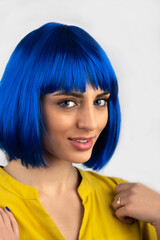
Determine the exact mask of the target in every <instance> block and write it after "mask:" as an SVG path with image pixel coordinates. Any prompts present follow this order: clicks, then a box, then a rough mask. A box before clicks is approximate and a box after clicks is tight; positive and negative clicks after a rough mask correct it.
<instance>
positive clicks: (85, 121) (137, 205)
mask: <svg viewBox="0 0 160 240" xmlns="http://www.w3.org/2000/svg"><path fill="white" fill-rule="evenodd" d="M57 93H60V92H54V93H53V94H47V95H44V96H43V97H42V101H41V110H42V113H43V117H44V122H45V126H46V130H47V133H48V137H46V136H44V137H43V141H42V142H43V158H44V160H45V162H46V163H47V164H49V168H47V169H31V168H30V169H27V168H25V167H24V166H22V165H21V163H20V160H18V161H11V162H10V163H9V164H8V165H7V166H6V167H5V168H4V170H5V171H6V172H7V173H9V174H10V175H11V176H12V177H14V178H15V179H16V180H18V181H20V182H22V183H23V184H27V185H31V186H33V187H35V188H37V190H38V192H39V195H40V197H41V196H42V197H43V196H44V195H45V197H48V199H50V198H54V197H56V198H59V199H63V198H65V196H67V195H68V194H69V193H71V192H75V191H76V189H77V186H78V184H79V182H78V176H77V171H75V168H74V167H73V166H72V163H84V162H86V161H87V160H88V159H89V158H90V156H91V153H92V149H93V146H94V144H95V142H96V140H97V139H98V137H99V135H100V133H101V132H102V131H103V129H104V127H105V126H106V124H107V121H108V108H107V102H105V101H104V100H103V99H104V98H105V99H107V98H109V94H107V95H105V96H103V97H101V98H98V99H101V100H100V101H97V98H96V97H97V95H98V94H101V93H103V91H101V90H100V89H98V90H94V89H93V88H92V87H91V86H87V89H86V92H85V93H83V96H84V98H83V99H82V98H77V97H73V96H72V97H70V96H61V95H56V94H57ZM71 99H72V100H71ZM66 100H70V101H69V102H64V101H66ZM60 102H61V107H60V104H59V103H60ZM62 102H63V103H62ZM62 106H63V107H62ZM91 136H94V140H93V142H94V144H93V146H92V148H91V149H89V150H87V151H80V150H77V149H76V148H75V147H74V146H72V145H71V144H70V142H69V141H68V138H69V137H71V138H73V137H91ZM116 193H117V194H116V195H115V199H114V201H113V208H114V210H115V213H116V216H117V218H119V220H120V221H122V222H125V223H128V224H131V223H133V221H134V220H133V219H134V218H135V219H139V220H142V221H145V222H150V223H151V224H152V225H154V226H155V228H156V231H157V236H158V239H159V240H160V218H159V216H160V194H159V193H157V192H155V191H153V190H152V189H150V188H148V187H146V186H144V185H142V184H137V183H136V184H135V183H123V184H118V185H117V186H116ZM118 197H121V204H119V205H118V204H117V200H118ZM0 213H1V216H3V217H5V216H6V217H8V219H9V220H10V221H12V224H11V225H12V227H13V228H11V226H10V227H9V229H10V234H11V235H12V236H13V237H10V236H9V233H8V231H7V229H8V228H7V224H6V221H4V218H2V219H1V224H0V232H1V233H2V235H1V238H0V240H9V239H13V240H17V239H19V238H18V235H17V232H18V225H17V223H16V221H15V219H14V217H13V215H11V214H10V213H9V214H10V215H9V214H8V212H6V210H2V209H1V212H0ZM126 217H127V218H126ZM7 233H8V235H6V234H7ZM7 237H8V238H7Z"/></svg>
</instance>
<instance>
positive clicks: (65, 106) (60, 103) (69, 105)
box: [58, 100, 75, 108]
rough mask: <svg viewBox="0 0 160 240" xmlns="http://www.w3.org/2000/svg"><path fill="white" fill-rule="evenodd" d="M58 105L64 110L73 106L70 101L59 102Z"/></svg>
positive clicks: (72, 102)
mask: <svg viewBox="0 0 160 240" xmlns="http://www.w3.org/2000/svg"><path fill="white" fill-rule="evenodd" d="M58 105H59V106H60V107H64V108H71V107H74V106H75V102H74V101H72V100H65V101H62V102H59V103H58Z"/></svg>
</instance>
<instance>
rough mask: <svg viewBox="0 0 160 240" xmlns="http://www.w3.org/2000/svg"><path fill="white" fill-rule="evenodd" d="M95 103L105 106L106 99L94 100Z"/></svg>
mask: <svg viewBox="0 0 160 240" xmlns="http://www.w3.org/2000/svg"><path fill="white" fill-rule="evenodd" d="M96 102H97V104H96V105H99V106H102V107H103V106H106V104H107V99H98V100H96Z"/></svg>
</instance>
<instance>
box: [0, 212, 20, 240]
mask: <svg viewBox="0 0 160 240" xmlns="http://www.w3.org/2000/svg"><path fill="white" fill-rule="evenodd" d="M4 211H5V213H6V214H7V215H8V217H9V219H10V222H11V226H12V230H13V232H14V234H15V235H16V237H17V238H18V239H19V227H18V223H17V221H16V219H15V217H14V216H13V214H12V213H11V212H9V211H8V210H7V209H6V208H5V209H4Z"/></svg>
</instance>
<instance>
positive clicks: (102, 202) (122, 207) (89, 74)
mask: <svg viewBox="0 0 160 240" xmlns="http://www.w3.org/2000/svg"><path fill="white" fill-rule="evenodd" d="M0 99H1V105H0V147H1V149H2V150H3V151H4V152H6V154H7V155H8V156H9V158H10V161H9V164H8V165H7V166H6V167H1V169H0V198H1V201H0V206H1V211H0V212H1V218H0V232H1V238H0V239H22V240H24V239H27V240H28V239H30V240H31V239H34V240H35V239H38V240H42V239H43V240H44V239H49V240H50V239H56V240H58V239H60V240H64V239H67V240H77V239H87V240H88V239H91V240H92V239H101V240H103V239H119V240H121V239H123V240H129V239H137V240H138V239H156V234H157V237H158V239H160V195H159V194H158V193H157V192H154V191H153V190H151V189H149V188H147V187H146V186H144V185H142V184H133V183H127V182H125V181H123V180H121V179H117V178H109V177H105V176H101V175H100V174H98V173H96V172H92V171H84V170H81V169H78V168H76V167H74V166H72V163H82V164H83V165H84V166H86V167H89V168H91V169H93V170H99V169H101V168H103V166H105V164H106V163H107V162H108V161H109V159H110V158H111V156H112V154H113V152H114V150H115V148H116V145H117V142H118V137H119V130H120V108H119V101H118V85H117V79H116V76H115V73H114V70H113V68H112V66H111V64H110V61H109V59H108V58H107V56H106V54H105V52H104V51H103V49H102V48H101V47H100V45H99V44H98V43H97V42H96V41H95V40H94V39H93V38H92V37H91V36H90V35H89V34H88V33H86V32H85V31H84V30H82V29H81V28H78V27H75V26H67V25H63V24H58V23H48V24H45V25H43V26H42V27H40V28H39V29H37V30H35V31H33V32H31V33H29V34H28V35H27V36H26V37H25V38H24V39H22V41H21V42H20V43H19V44H18V45H17V47H16V49H15V51H14V52H13V54H12V56H11V58H10V60H9V62H8V65H7V66H6V69H5V72H4V75H3V77H2V80H1V84H0ZM5 207H7V208H5ZM7 209H8V210H10V211H11V212H10V211H8V210H7ZM145 222H146V223H145ZM148 222H149V223H148ZM150 223H151V224H152V225H153V226H152V225H151V224H150ZM19 234H20V236H19Z"/></svg>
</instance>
